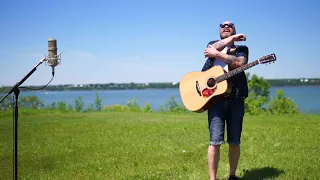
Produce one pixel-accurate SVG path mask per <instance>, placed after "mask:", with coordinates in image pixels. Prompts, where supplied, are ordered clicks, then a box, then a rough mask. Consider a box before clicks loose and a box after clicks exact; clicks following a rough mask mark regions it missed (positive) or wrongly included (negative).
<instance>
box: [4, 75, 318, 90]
mask: <svg viewBox="0 0 320 180" xmlns="http://www.w3.org/2000/svg"><path fill="white" fill-rule="evenodd" d="M266 81H267V82H268V83H269V85H270V87H271V88H277V87H279V88H281V87H308V86H320V78H299V79H266ZM23 86H25V87H29V88H32V89H40V88H43V87H44V85H37V86H34V85H33V86H32V85H28V86H27V85H23ZM10 88H11V87H9V86H2V87H0V92H7V91H8V90H9V89H10ZM176 88H179V82H162V83H161V82H153V83H152V82H151V83H133V82H132V83H96V84H90V83H89V84H64V85H48V86H47V87H45V88H44V89H42V90H39V91H84V90H85V91H99V90H146V89H176ZM20 90H21V91H30V90H28V89H25V88H23V89H22V88H20Z"/></svg>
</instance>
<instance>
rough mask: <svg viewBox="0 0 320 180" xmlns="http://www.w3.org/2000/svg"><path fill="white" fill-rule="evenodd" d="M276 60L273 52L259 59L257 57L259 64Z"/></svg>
mask: <svg viewBox="0 0 320 180" xmlns="http://www.w3.org/2000/svg"><path fill="white" fill-rule="evenodd" d="M276 60H277V57H276V55H275V54H274V53H272V54H269V55H266V56H262V57H261V58H260V59H258V61H259V64H267V63H269V64H270V63H272V62H273V63H274V62H275V61H276Z"/></svg>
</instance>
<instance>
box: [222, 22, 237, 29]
mask: <svg viewBox="0 0 320 180" xmlns="http://www.w3.org/2000/svg"><path fill="white" fill-rule="evenodd" d="M226 26H228V27H231V28H233V26H234V24H233V23H230V24H220V28H225V27H226Z"/></svg>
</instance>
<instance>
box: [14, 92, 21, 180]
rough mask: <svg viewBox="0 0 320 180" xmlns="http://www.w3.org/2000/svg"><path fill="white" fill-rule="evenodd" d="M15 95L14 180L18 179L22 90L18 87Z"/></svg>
mask: <svg viewBox="0 0 320 180" xmlns="http://www.w3.org/2000/svg"><path fill="white" fill-rule="evenodd" d="M13 92H14V95H15V105H14V128H13V138H14V144H13V146H14V150H13V153H14V154H13V158H14V161H13V165H14V167H13V168H14V171H13V178H14V180H17V179H18V119H19V105H18V104H19V94H20V90H19V88H18V87H16V88H15V89H14V91H13Z"/></svg>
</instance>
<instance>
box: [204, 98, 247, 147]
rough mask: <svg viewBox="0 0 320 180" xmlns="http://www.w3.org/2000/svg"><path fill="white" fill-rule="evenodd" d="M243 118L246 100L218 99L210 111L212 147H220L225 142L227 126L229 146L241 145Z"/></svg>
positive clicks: (209, 125)
mask: <svg viewBox="0 0 320 180" xmlns="http://www.w3.org/2000/svg"><path fill="white" fill-rule="evenodd" d="M243 116H244V99H234V100H230V99H228V98H221V99H218V100H217V101H216V102H215V104H214V105H213V106H212V107H210V108H209V109H208V127H209V132H210V145H219V144H223V143H224V142H225V141H224V134H225V133H224V132H225V126H226V130H227V142H228V143H229V144H235V145H239V144H240V139H241V133H242V123H243Z"/></svg>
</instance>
